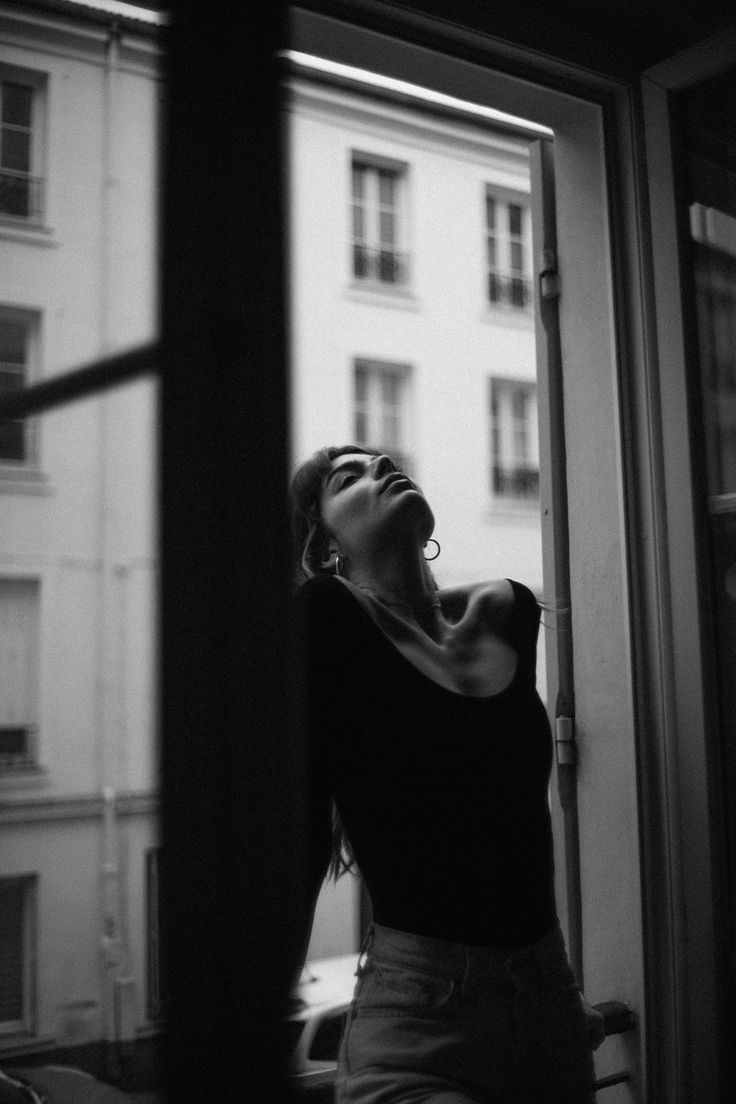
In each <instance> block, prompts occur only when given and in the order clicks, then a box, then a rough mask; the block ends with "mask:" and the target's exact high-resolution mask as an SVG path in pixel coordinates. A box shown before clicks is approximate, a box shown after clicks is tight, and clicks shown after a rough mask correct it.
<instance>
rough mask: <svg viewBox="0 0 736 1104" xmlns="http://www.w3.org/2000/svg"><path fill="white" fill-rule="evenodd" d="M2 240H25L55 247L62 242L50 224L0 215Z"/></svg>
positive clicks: (0, 238) (29, 243)
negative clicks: (45, 224)
mask: <svg viewBox="0 0 736 1104" xmlns="http://www.w3.org/2000/svg"><path fill="white" fill-rule="evenodd" d="M0 240H2V241H17V242H24V243H25V244H27V245H43V246H47V247H48V248H52V249H55V248H57V247H58V246H59V245H60V244H61V243H60V242H59V239H58V238H57V237H56V233H55V231H54V230H52V229H51V227H50V226H44V225H43V224H42V223H33V222H24V221H23V220H22V219H13V218H8V217H7V216H5V217H3V216H2V215H0Z"/></svg>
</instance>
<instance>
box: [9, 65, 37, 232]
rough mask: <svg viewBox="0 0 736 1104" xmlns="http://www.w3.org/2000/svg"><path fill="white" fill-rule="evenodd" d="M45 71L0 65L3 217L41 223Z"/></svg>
mask: <svg viewBox="0 0 736 1104" xmlns="http://www.w3.org/2000/svg"><path fill="white" fill-rule="evenodd" d="M44 87H45V81H44V78H43V76H42V74H35V73H25V72H24V71H23V70H14V69H6V68H4V67H2V68H0V218H4V219H12V220H19V221H22V222H28V223H33V222H40V221H41V219H42V216H43V206H44V203H43V201H44V195H43V183H44V182H43V176H42V172H41V163H42V148H41V142H42V133H43V120H42V112H43V96H44Z"/></svg>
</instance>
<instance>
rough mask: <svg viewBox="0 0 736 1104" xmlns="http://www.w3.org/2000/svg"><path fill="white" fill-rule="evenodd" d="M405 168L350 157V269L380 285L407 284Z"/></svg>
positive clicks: (354, 156) (357, 156)
mask: <svg viewBox="0 0 736 1104" xmlns="http://www.w3.org/2000/svg"><path fill="white" fill-rule="evenodd" d="M405 182H406V170H405V168H404V167H402V166H399V165H396V164H394V165H389V164H383V163H380V162H375V161H371V160H369V159H367V158H365V157H363V156H360V155H357V154H354V155H353V159H352V196H351V216H352V239H353V241H352V270H353V276H354V277H355V279H356V280H360V281H361V282H365V283H370V284H374V285H377V286H383V287H396V286H400V285H403V284H406V283H407V279H408V268H407V255H406V252H405V250H404V249H403V247H402V241H403V239H404V237H405V234H406V226H405V222H406V219H405V216H404V211H403V206H404V202H405Z"/></svg>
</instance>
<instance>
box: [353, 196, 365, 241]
mask: <svg viewBox="0 0 736 1104" xmlns="http://www.w3.org/2000/svg"><path fill="white" fill-rule="evenodd" d="M353 237H354V238H356V239H357V240H358V241H362V240H363V238H364V237H365V212H364V211H363V208H362V207H360V206H358V204H356V203H354V204H353Z"/></svg>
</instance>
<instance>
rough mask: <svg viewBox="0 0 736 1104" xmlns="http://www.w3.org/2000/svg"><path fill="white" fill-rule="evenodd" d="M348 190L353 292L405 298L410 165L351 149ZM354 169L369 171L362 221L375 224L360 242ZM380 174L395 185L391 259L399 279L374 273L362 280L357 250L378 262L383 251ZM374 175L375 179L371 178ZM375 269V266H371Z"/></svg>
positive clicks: (408, 262)
mask: <svg viewBox="0 0 736 1104" xmlns="http://www.w3.org/2000/svg"><path fill="white" fill-rule="evenodd" d="M349 164H350V187H349V188H348V196H349V222H348V225H349V241H350V259H349V272H350V283H351V285H352V286H353V287H354V288H356V289H357V288H360V289H364V290H368V291H378V292H385V293H387V294H389V295H392V294H397V293H398V294H406V292H407V291H408V290H409V287H410V285H411V259H410V254H409V247H408V204H409V198H408V188H409V165H408V164H407V163H406V162H404V161H398V160H395V159H393V158H390V157H384V156H382V155H381V154H376V153H372V152H367V151H366V150H364V149H357V148H351V150H350V161H349ZM356 165H363V166H364V167H365V168H367V169H368V170H369V173H370V175H369V177H368V181H369V189H370V192H371V197H370V199H371V203H370V205H368V204H364V205H362V206H363V211H364V217H365V219H366V221H367V222H371V223H375V225H374V226H373V228H372V229H373V234H374V236H373V237H372V238H370V239H368V238H366V237H364V238H363V239H361V240H359V239H358V238H357V236H356V234H355V216H354V212H355V207H356V201H355V191H354V181H355V167H356ZM381 172H389V173H391V174H392V175H393V176H394V177H395V181H396V202H395V204H394V212H395V240H394V247H393V249H392V250H391V255H392V256H393V257H394V258H399V278H398V279H396V280H382V279H381V277H380V275H376V274H375V273H370V272H369V273H368V274H367V275H365V276H361V275H360V274H359V273H358V272H356V250H358V249H361V248H362V249H364V250H366V251H367V252H369V253H375V254H378V257H379V258H381V257H382V256H383V253H384V252H388V250H386V251H384V250H382V248H381V244H382V243H381V232H380V207H381V201H380V183H379V180H378V177H379V174H380V173H381ZM374 174H375V176H374ZM381 263H382V261H381V260H380V259H379V260H378V265H377V268H378V269H379V272H380V268H381ZM374 267H376V266H374Z"/></svg>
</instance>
